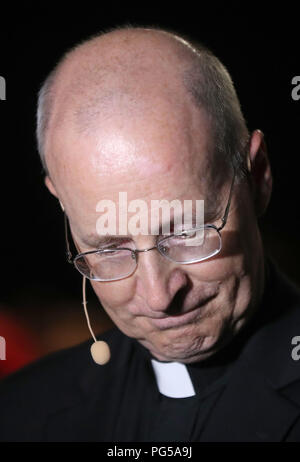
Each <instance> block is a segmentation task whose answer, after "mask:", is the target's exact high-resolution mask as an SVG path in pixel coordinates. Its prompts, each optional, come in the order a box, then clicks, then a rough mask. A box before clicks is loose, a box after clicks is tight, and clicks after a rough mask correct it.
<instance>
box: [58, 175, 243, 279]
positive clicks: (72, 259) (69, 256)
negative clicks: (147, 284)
mask: <svg viewBox="0 0 300 462" xmlns="http://www.w3.org/2000/svg"><path fill="white" fill-rule="evenodd" d="M235 177H236V169H235V168H234V174H233V178H232V182H231V186H230V192H229V197H228V200H227V205H226V208H225V212H224V215H223V217H222V218H221V222H222V224H221V225H220V226H218V227H217V226H215V225H213V224H210V223H208V224H206V225H203V226H201V227H199V228H190V229H187V230H183V231H181V232H180V233H175V234H170V236H166V237H165V238H164V239H168V238H171V237H175V236H180V235H183V234H184V233H187V232H188V231H191V230H194V231H196V230H198V229H203V228H204V229H205V228H213V229H215V230H216V231H217V232H218V234H219V237H220V243H221V246H220V249H219V251H218V252H217V253H219V252H220V251H221V248H222V237H221V233H220V231H221V230H222V229H223V228H224V226H225V225H226V223H227V218H228V214H229V209H230V204H231V199H232V194H233V186H234V182H235ZM64 226H65V241H66V256H67V261H68V263H70V264H73V265H74V266H75V268H76V269H77V271H79V269H78V268H77V266H76V264H75V261H76V260H77V259H78V258H81V257H84V256H85V255H90V254H94V253H96V252H103V253H105V252H111V251H112V250H113V248H105V249H101V248H100V249H95V250H89V251H87V252H80V253H78V254H77V255H75V256H74V257H73V256H72V253H71V250H70V243H69V238H68V228H69V226H68V218H67V215H66V213H65V212H64ZM164 239H162V240H161V241H159V243H157V244H156V245H155V246H153V247H149V248H147V249H129V248H128V247H118V248H117V249H116V250H129V251H130V252H131V253H132V254H134V256H135V261H136V267H137V255H138V254H139V253H144V252H149V251H150V250H154V249H156V250H157V251H158V252H159V253H160V254H161V255H162V256H163V257H165V258H167V259H168V260H170V261H172V262H174V263H177V264H180V265H187V264H191V263H200V262H201V261H204V260H206V259H209V258H212V257H213V256H214V255H216V253H215V254H212V255H210V256H208V257H206V258H203V259H201V260H198V261H194V262H182V263H180V262H176V261H175V260H173V259H171V258H169V257H168V256H166V255H164V254H163V253H162V252H161V251H160V250H159V248H158V244H161V242H162V241H163V240H164ZM73 241H74V238H73ZM74 243H75V241H74ZM134 271H135V270H133V272H132V273H130V274H128V275H126V276H122V277H120V278H117V279H104V280H102V281H106V282H110V281H114V280H120V279H125V278H126V277H128V276H131V275H132V274H133V273H134ZM79 272H80V271H79ZM80 273H81V272H80ZM81 274H82V273H81ZM85 277H87V278H88V276H85ZM95 280H96V281H97V279H95ZM100 281H101V280H100V279H99V282H100Z"/></svg>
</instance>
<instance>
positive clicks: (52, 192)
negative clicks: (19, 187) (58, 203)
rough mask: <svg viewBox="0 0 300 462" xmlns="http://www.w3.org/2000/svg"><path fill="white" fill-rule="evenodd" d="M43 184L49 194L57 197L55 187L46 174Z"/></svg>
mask: <svg viewBox="0 0 300 462" xmlns="http://www.w3.org/2000/svg"><path fill="white" fill-rule="evenodd" d="M45 185H46V187H47V188H48V189H49V191H50V192H51V194H53V196H55V197H57V198H58V195H57V192H56V189H55V187H54V185H53V183H52V181H51V180H50V177H49V176H48V175H47V176H46V177H45Z"/></svg>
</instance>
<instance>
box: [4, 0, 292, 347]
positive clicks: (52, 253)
mask: <svg viewBox="0 0 300 462" xmlns="http://www.w3.org/2000/svg"><path fill="white" fill-rule="evenodd" d="M47 3H49V5H48V6H41V5H39V4H38V3H36V4H34V3H33V2H32V3H28V2H26V7H25V6H21V7H20V6H19V5H13V4H7V5H4V6H3V7H1V10H2V17H1V32H0V50H1V54H0V75H2V76H4V77H5V79H6V83H7V100H6V101H0V117H1V120H0V122H1V126H0V133H1V140H0V152H1V215H0V217H1V218H0V220H1V241H0V243H1V260H0V261H1V265H0V271H1V295H0V297H1V298H0V304H2V312H4V313H5V314H6V315H9V316H14V319H16V320H17V322H18V323H19V324H22V325H24V326H25V327H26V328H28V329H29V330H30V329H31V330H32V332H33V333H34V335H36V337H37V342H38V348H40V349H39V352H40V353H41V354H42V353H43V354H44V353H45V352H47V351H51V350H53V349H56V348H59V347H63V346H68V345H69V344H73V343H78V342H79V341H81V340H82V339H84V338H87V337H88V335H89V333H88V331H87V328H86V326H85V323H84V317H83V314H82V312H81V311H82V306H81V277H80V276H79V274H77V272H76V271H75V270H74V269H73V268H72V267H71V265H68V263H66V261H65V246H64V228H63V215H62V212H61V210H60V208H59V204H58V201H57V200H55V199H54V198H53V197H52V196H51V195H50V194H49V192H48V190H46V188H45V186H44V178H43V173H42V168H41V164H40V161H39V157H38V153H37V147H36V140H35V110H36V99H37V91H38V88H39V86H40V85H41V83H42V81H43V80H44V78H45V77H46V76H47V74H48V73H49V71H50V70H51V69H52V68H53V66H54V65H55V63H56V62H57V60H58V59H59V58H60V57H61V55H62V53H63V52H64V51H66V49H68V48H70V47H71V46H73V45H74V44H75V43H77V42H78V41H80V40H82V39H84V38H86V37H88V36H90V35H91V34H94V33H96V32H99V31H102V30H105V29H107V28H110V27H113V26H117V25H122V24H125V23H126V24H132V25H141V26H158V27H162V28H164V27H166V28H168V29H171V30H173V31H175V32H178V33H179V34H180V33H183V34H185V35H186V36H190V37H191V38H193V39H197V40H199V41H201V42H203V43H204V44H205V45H207V46H208V47H209V48H211V49H212V51H213V52H214V53H215V54H216V55H217V56H218V57H219V58H220V59H221V61H222V62H223V63H224V64H225V66H226V67H227V68H228V70H229V72H230V74H231V75H232V78H233V80H234V83H235V86H236V89H237V93H238V95H239V98H240V101H241V105H242V110H243V112H244V114H245V117H246V120H247V123H248V128H249V129H250V130H254V129H256V128H259V129H261V130H262V131H263V132H264V134H265V139H266V142H267V146H268V150H269V156H270V160H271V166H272V170H273V176H274V190H273V196H272V200H271V203H270V206H269V209H268V211H267V213H266V214H265V216H264V217H263V218H262V219H261V230H262V234H263V239H264V242H265V247H266V249H267V251H268V252H269V253H271V254H272V255H273V256H274V259H275V260H276V261H277V262H278V263H279V265H280V266H281V268H282V269H283V270H285V272H286V273H287V274H288V275H289V276H290V277H291V278H292V279H293V280H294V281H295V282H296V283H298V284H300V271H299V260H300V258H299V257H300V246H299V225H300V212H299V202H298V199H299V194H298V190H299V168H298V165H299V162H298V157H299V144H300V143H299V139H298V133H299V126H300V125H299V122H300V100H299V101H293V100H292V98H291V91H292V85H291V80H292V78H293V77H294V76H295V75H300V59H299V52H300V46H299V39H298V37H297V30H298V24H297V23H298V21H299V10H295V7H292V6H285V7H283V6H280V7H278V9H277V10H276V9H274V6H272V8H271V7H270V8H269V9H265V10H264V9H263V7H262V5H261V4H254V3H249V4H248V5H247V4H245V3H244V4H243V6H240V7H233V6H232V5H231V6H229V7H228V6H224V5H223V6H217V5H215V4H214V5H212V6H211V7H210V6H207V5H206V6H205V4H201V3H199V2H198V3H196V2H195V3H193V2H181V4H180V7H179V6H177V7H176V6H174V4H172V3H168V2H160V3H158V4H155V3H153V2H151V3H147V2H143V3H139V4H138V5H139V6H133V5H132V4H130V3H129V4H128V3H127V4H125V3H116V2H114V3H113V5H112V6H111V7H110V6H109V3H108V2H107V3H101V2H94V3H92V2H81V3H73V2H72V3H71V2H70V3H68V2H64V3H63V2H61V3H56V4H55V3H53V2H51V4H50V2H47ZM76 5H77V6H76ZM88 297H89V299H90V306H91V309H92V310H95V313H93V317H94V321H93V322H94V323H95V325H96V330H97V329H98V331H99V330H101V329H102V328H105V327H107V326H108V325H109V321H108V320H107V318H105V316H104V315H103V314H102V313H101V312H100V317H99V304H97V302H96V300H95V298H94V297H93V293H92V292H91V290H90V291H89V295H88ZM96 310H98V311H97V312H96ZM0 335H1V326H0Z"/></svg>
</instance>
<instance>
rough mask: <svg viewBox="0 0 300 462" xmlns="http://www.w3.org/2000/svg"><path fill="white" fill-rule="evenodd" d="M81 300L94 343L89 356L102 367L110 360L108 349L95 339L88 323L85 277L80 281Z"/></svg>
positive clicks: (105, 344) (103, 343)
mask: <svg viewBox="0 0 300 462" xmlns="http://www.w3.org/2000/svg"><path fill="white" fill-rule="evenodd" d="M82 298H83V307H84V313H85V317H86V320H87V325H88V328H89V330H90V333H91V335H92V337H93V339H94V343H93V344H92V346H91V355H92V358H93V360H94V361H95V363H96V364H99V365H100V366H103V365H104V364H106V363H108V361H109V360H110V349H109V346H108V344H107V343H106V342H104V341H102V340H97V339H96V337H95V334H94V332H93V330H92V328H91V323H90V319H89V315H88V312H87V308H86V277H85V276H83V280H82Z"/></svg>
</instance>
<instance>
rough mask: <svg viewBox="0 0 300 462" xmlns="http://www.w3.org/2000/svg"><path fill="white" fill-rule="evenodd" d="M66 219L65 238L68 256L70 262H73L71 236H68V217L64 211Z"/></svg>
mask: <svg viewBox="0 0 300 462" xmlns="http://www.w3.org/2000/svg"><path fill="white" fill-rule="evenodd" d="M64 221H65V240H66V256H67V260H68V262H69V263H73V261H72V253H71V250H70V244H69V238H68V218H67V215H66V214H65V212H64Z"/></svg>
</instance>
